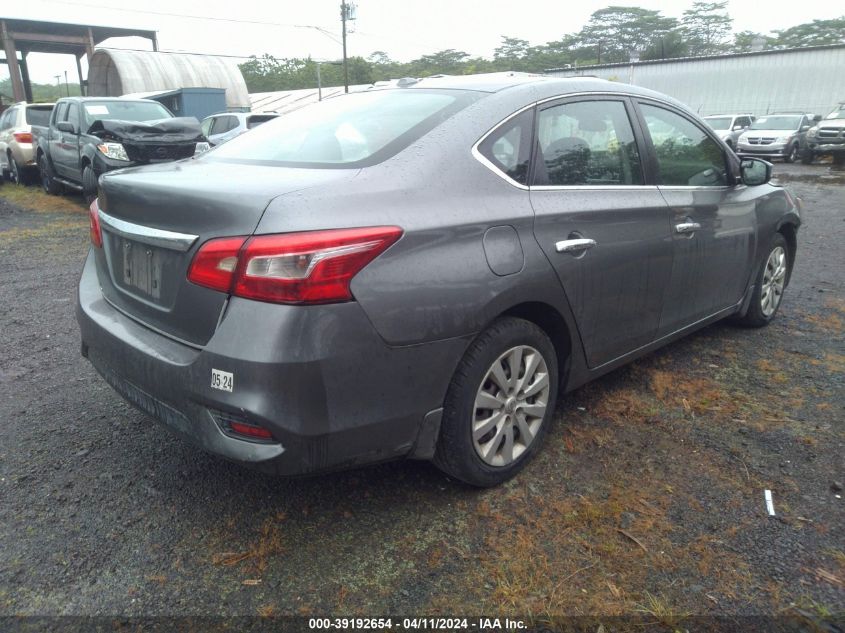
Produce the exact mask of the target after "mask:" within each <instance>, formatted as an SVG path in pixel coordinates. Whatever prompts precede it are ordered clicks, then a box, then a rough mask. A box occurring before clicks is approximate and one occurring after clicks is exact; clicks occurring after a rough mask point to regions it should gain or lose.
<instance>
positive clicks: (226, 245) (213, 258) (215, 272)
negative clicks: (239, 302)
mask: <svg viewBox="0 0 845 633" xmlns="http://www.w3.org/2000/svg"><path fill="white" fill-rule="evenodd" d="M245 240H246V238H245V237H223V238H220V239H217V240H210V241H208V242H206V243H205V244H203V245H202V248H200V250H199V251H198V252H197V254H196V255H195V256H194V261H192V262H191V267H190V269H189V270H188V280H189V281H193V282H194V283H195V284H199V285H200V286H205V287H206V288H211V289H213V290H220V291H221V292H229V291H231V289H232V281H233V280H234V278H235V269H236V268H237V266H238V253H240V250H241V247H242V246H243V245H244V241H245Z"/></svg>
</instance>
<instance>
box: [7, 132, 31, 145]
mask: <svg viewBox="0 0 845 633" xmlns="http://www.w3.org/2000/svg"><path fill="white" fill-rule="evenodd" d="M12 136H14V137H15V140H16V141H17V142H18V143H32V133H31V132H15V133H14V134H13V135H12Z"/></svg>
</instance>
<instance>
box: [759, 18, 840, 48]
mask: <svg viewBox="0 0 845 633" xmlns="http://www.w3.org/2000/svg"><path fill="white" fill-rule="evenodd" d="M775 33H777V39H776V40H775V46H777V47H779V48H799V47H802V46H824V45H826V44H845V15H843V16H842V17H840V18H834V19H833V20H813V21H812V22H807V23H804V24H799V25H798V26H793V27H792V28H789V29H784V30H782V31H775Z"/></svg>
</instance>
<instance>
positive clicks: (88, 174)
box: [82, 165, 97, 204]
mask: <svg viewBox="0 0 845 633" xmlns="http://www.w3.org/2000/svg"><path fill="white" fill-rule="evenodd" d="M82 197H83V198H85V204H91V203H92V202H94V199H95V198H96V197H97V174H96V173H95V172H94V169H93V168H92V167H91V165H85V167H84V168H83V169H82Z"/></svg>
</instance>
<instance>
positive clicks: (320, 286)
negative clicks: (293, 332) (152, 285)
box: [188, 226, 402, 304]
mask: <svg viewBox="0 0 845 633" xmlns="http://www.w3.org/2000/svg"><path fill="white" fill-rule="evenodd" d="M401 236H402V229H400V228H399V227H397V226H379V227H367V228H357V229H336V230H329V231H309V232H306V233H286V234H281V235H259V236H255V237H252V238H250V239H248V240H247V241H246V243H245V244H244V242H243V240H244V238H222V239H218V240H211V241H209V242H206V243H205V244H204V245H203V246H202V248H200V250H199V252H198V253H197V255H196V256H195V257H194V261H193V262H192V264H191V269H190V271H189V273H188V279H190V280H191V281H193V282H194V283H197V284H200V285H202V286H207V287H209V288H214V289H215V290H221V291H230V292H231V293H232V294H234V295H236V296H238V297H245V298H247V299H256V300H258V301H269V302H273V303H291V304H307V303H336V302H340V301H350V300H351V299H352V291H351V290H350V287H349V285H350V283H351V282H352V278H353V277H354V276H355V275H357V274H358V273H359V272H360V271H361V269H363V268H364V267H365V266H366V265H367V264H369V263H370V262H371V261H373V260H374V259H375V258H376V257H378V256H379V255H380V254H381V253H383V252H384V251H385V250H387V248H388V247H389V246H390V245H391V244H393V243H394V242H396V240H398V239H399V238H400V237H401ZM224 263H225V264H224ZM221 271H225V274H224V272H221ZM227 284H228V285H227Z"/></svg>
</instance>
